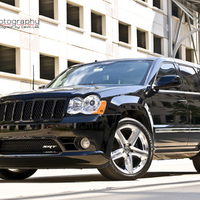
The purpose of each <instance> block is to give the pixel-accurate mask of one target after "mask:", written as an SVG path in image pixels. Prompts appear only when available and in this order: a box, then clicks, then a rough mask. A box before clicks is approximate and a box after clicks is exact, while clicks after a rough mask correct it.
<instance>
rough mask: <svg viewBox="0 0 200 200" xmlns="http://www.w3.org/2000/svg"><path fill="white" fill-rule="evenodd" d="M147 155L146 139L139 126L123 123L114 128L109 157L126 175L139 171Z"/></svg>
mask: <svg viewBox="0 0 200 200" xmlns="http://www.w3.org/2000/svg"><path fill="white" fill-rule="evenodd" d="M148 156H149V145H148V141H147V138H146V136H145V134H144V133H143V132H142V131H141V129H140V128H139V127H136V126H134V125H132V124H125V125H123V126H120V127H119V128H118V129H117V130H116V132H115V141H114V144H113V149H112V152H111V159H112V162H113V163H114V165H115V166H116V168H117V169H118V170H119V171H121V172H122V173H124V174H127V175H133V174H135V173H137V172H139V171H140V170H141V169H142V168H143V167H144V166H145V164H146V162H147V159H148Z"/></svg>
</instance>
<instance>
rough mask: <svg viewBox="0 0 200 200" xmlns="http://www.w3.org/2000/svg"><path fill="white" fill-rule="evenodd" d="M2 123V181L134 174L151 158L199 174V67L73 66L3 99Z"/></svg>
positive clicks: (164, 63) (172, 63) (164, 61)
mask: <svg viewBox="0 0 200 200" xmlns="http://www.w3.org/2000/svg"><path fill="white" fill-rule="evenodd" d="M0 127H1V129H0V177H1V178H3V179H24V178H27V177H29V176H31V175H32V174H33V173H34V172H35V171H36V170H37V169H41V168H93V167H95V168H98V170H99V171H100V172H101V173H102V174H103V175H104V176H105V177H107V178H109V179H117V180H119V179H136V178H138V177H141V176H142V175H144V173H145V172H146V171H147V170H148V168H149V166H150V164H151V161H152V159H178V158H190V159H192V160H193V163H194V166H195V168H196V170H197V171H198V172H200V154H199V152H200V67H199V66H197V65H195V64H192V63H189V62H184V61H181V60H175V59H170V58H148V59H121V60H108V61H103V62H95V63H90V64H85V65H75V66H73V67H72V68H70V69H67V70H66V71H64V72H63V73H61V74H60V75H59V76H58V77H57V78H55V79H54V80H53V81H52V82H51V83H49V84H48V85H47V86H46V87H45V88H42V89H40V90H38V91H30V92H26V93H16V94H11V95H8V96H4V97H2V98H1V99H0ZM14 169H15V170H14Z"/></svg>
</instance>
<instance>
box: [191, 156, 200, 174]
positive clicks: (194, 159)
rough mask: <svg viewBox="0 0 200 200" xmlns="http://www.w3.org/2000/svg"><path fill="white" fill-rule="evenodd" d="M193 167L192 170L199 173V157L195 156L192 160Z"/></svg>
mask: <svg viewBox="0 0 200 200" xmlns="http://www.w3.org/2000/svg"><path fill="white" fill-rule="evenodd" d="M192 161H193V165H194V168H195V169H196V170H197V172H198V173H200V155H198V156H195V157H194V158H193V159H192Z"/></svg>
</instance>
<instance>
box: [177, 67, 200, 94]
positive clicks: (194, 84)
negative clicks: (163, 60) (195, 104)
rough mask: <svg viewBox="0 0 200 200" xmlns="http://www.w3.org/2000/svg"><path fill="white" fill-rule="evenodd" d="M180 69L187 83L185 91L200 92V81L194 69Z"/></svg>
mask: <svg viewBox="0 0 200 200" xmlns="http://www.w3.org/2000/svg"><path fill="white" fill-rule="evenodd" d="M179 67H180V71H181V74H182V77H183V80H184V83H185V89H186V90H187V91H191V92H197V91H199V79H198V76H197V74H196V72H195V71H194V69H193V68H191V67H186V66H182V65H180V66H179Z"/></svg>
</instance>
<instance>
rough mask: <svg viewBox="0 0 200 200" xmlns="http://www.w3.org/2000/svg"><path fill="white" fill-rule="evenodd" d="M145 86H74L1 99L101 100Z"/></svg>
mask: <svg viewBox="0 0 200 200" xmlns="http://www.w3.org/2000/svg"><path fill="white" fill-rule="evenodd" d="M144 88H145V86H138V85H137V86H130V85H129V86H125V85H123V86H122V85H121V86H119V85H95V86H94V85H93V86H91V85H90V86H73V87H62V88H45V89H41V90H36V91H29V92H20V93H12V94H10V95H7V96H3V97H1V100H7V99H9V100H10V99H13V100H14V99H33V98H52V97H53V98H58V97H59V98H67V97H72V96H86V95H87V94H95V93H97V94H99V95H100V97H101V98H105V97H109V96H116V95H123V94H130V93H137V92H139V91H140V90H143V89H144Z"/></svg>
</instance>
